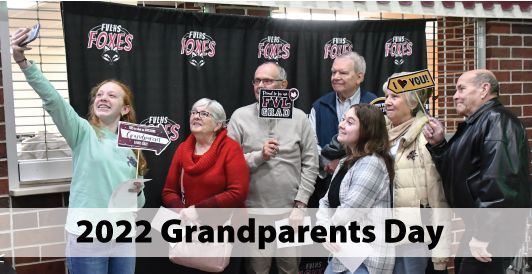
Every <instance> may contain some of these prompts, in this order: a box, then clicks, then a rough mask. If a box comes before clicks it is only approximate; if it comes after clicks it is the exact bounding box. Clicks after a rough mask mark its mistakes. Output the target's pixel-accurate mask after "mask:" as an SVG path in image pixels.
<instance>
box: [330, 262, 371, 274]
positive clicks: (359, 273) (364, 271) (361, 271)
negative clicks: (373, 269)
mask: <svg viewBox="0 0 532 274" xmlns="http://www.w3.org/2000/svg"><path fill="white" fill-rule="evenodd" d="M323 274H369V271H368V268H367V267H366V266H365V265H364V264H361V265H360V266H359V267H358V268H357V270H355V272H351V271H349V270H346V271H343V272H334V271H333V270H332V264H330V263H329V265H327V268H325V272H323Z"/></svg>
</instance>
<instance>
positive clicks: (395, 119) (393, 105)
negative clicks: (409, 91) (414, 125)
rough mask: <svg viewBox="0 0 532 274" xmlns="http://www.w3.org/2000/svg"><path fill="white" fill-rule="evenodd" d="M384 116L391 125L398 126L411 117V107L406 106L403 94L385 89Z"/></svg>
mask: <svg viewBox="0 0 532 274" xmlns="http://www.w3.org/2000/svg"><path fill="white" fill-rule="evenodd" d="M385 95H386V101H384V105H385V106H386V116H388V118H389V119H390V121H391V122H392V125H393V126H398V125H400V124H402V123H404V122H406V121H408V120H410V119H411V118H412V109H410V108H409V107H408V104H407V102H406V98H405V95H403V94H397V93H395V92H393V91H391V90H386V94H385Z"/></svg>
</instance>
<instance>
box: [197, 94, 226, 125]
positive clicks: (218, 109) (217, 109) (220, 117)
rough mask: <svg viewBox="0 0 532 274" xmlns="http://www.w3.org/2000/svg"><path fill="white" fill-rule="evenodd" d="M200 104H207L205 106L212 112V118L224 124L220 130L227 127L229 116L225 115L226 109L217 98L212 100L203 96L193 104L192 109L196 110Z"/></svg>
mask: <svg viewBox="0 0 532 274" xmlns="http://www.w3.org/2000/svg"><path fill="white" fill-rule="evenodd" d="M200 106H205V108H206V109H207V110H208V111H209V112H210V113H211V114H212V119H213V120H214V122H216V123H220V124H222V127H221V128H220V130H221V129H222V128H225V126H226V123H227V116H226V115H225V110H224V107H223V106H222V104H220V103H219V102H218V101H216V100H212V99H209V98H201V99H199V100H198V101H196V103H194V104H193V105H192V110H195V109H197V108H198V107H200ZM216 133H218V132H216Z"/></svg>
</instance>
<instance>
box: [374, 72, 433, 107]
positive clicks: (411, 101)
mask: <svg viewBox="0 0 532 274" xmlns="http://www.w3.org/2000/svg"><path fill="white" fill-rule="evenodd" d="M410 73H412V72H409V71H403V72H396V73H394V74H392V75H390V77H388V79H387V80H386V82H384V84H383V85H382V91H383V92H384V94H385V95H386V92H387V91H388V82H389V81H390V79H391V78H394V77H397V76H403V75H407V74H410ZM399 95H400V96H403V98H404V99H405V102H406V105H407V106H408V108H409V109H411V110H412V112H411V113H412V116H416V113H417V112H418V111H420V110H422V107H423V106H420V105H419V101H421V103H423V104H425V103H426V102H427V100H428V99H429V97H430V95H431V90H430V89H427V88H425V89H419V90H416V91H410V92H403V93H400V94H399ZM417 97H419V101H418V99H417Z"/></svg>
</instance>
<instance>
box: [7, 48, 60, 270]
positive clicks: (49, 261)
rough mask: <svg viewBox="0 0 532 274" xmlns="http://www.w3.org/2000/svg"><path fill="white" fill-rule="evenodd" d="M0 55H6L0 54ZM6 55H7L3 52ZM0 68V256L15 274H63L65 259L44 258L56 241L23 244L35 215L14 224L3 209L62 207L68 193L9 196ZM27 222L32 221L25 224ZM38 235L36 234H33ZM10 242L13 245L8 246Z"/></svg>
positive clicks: (15, 221)
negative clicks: (13, 269)
mask: <svg viewBox="0 0 532 274" xmlns="http://www.w3.org/2000/svg"><path fill="white" fill-rule="evenodd" d="M1 54H6V53H3V52H1ZM7 54H9V53H7ZM4 65H7V66H10V65H11V64H0V254H5V259H6V262H8V263H9V264H14V265H15V267H16V271H17V273H18V274H31V273H43V274H64V273H66V269H65V263H64V262H65V260H64V259H63V258H48V257H46V253H47V252H46V250H47V248H54V246H55V245H57V244H58V243H57V239H41V241H35V242H32V243H30V244H24V243H23V240H24V238H28V234H24V233H30V234H31V229H32V228H37V227H41V226H42V221H39V218H38V215H37V214H35V218H34V220H33V219H32V218H24V220H25V221H24V223H21V222H18V221H17V218H13V220H11V219H12V218H11V217H10V214H9V212H7V213H6V212H5V209H6V208H9V207H13V208H30V207H33V208H51V207H65V206H66V205H67V201H68V193H54V194H44V195H33V196H22V197H10V196H9V183H8V177H7V176H8V172H7V154H6V129H5V113H4V89H3V83H2V82H1V81H2V73H3V70H1V68H2V67H4ZM28 220H30V221H31V220H33V221H34V222H30V223H27V221H28ZM52 229H56V230H58V229H59V230H60V231H61V233H62V231H63V230H64V229H63V227H62V226H60V227H59V228H58V227H57V226H56V227H54V228H52ZM34 236H38V235H34ZM12 242H14V243H15V245H16V246H17V247H16V248H15V247H13V246H12ZM35 250H37V253H31V254H40V255H39V256H36V257H27V256H26V257H17V258H15V259H14V257H13V256H16V255H17V254H23V253H24V252H33V251H35Z"/></svg>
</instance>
